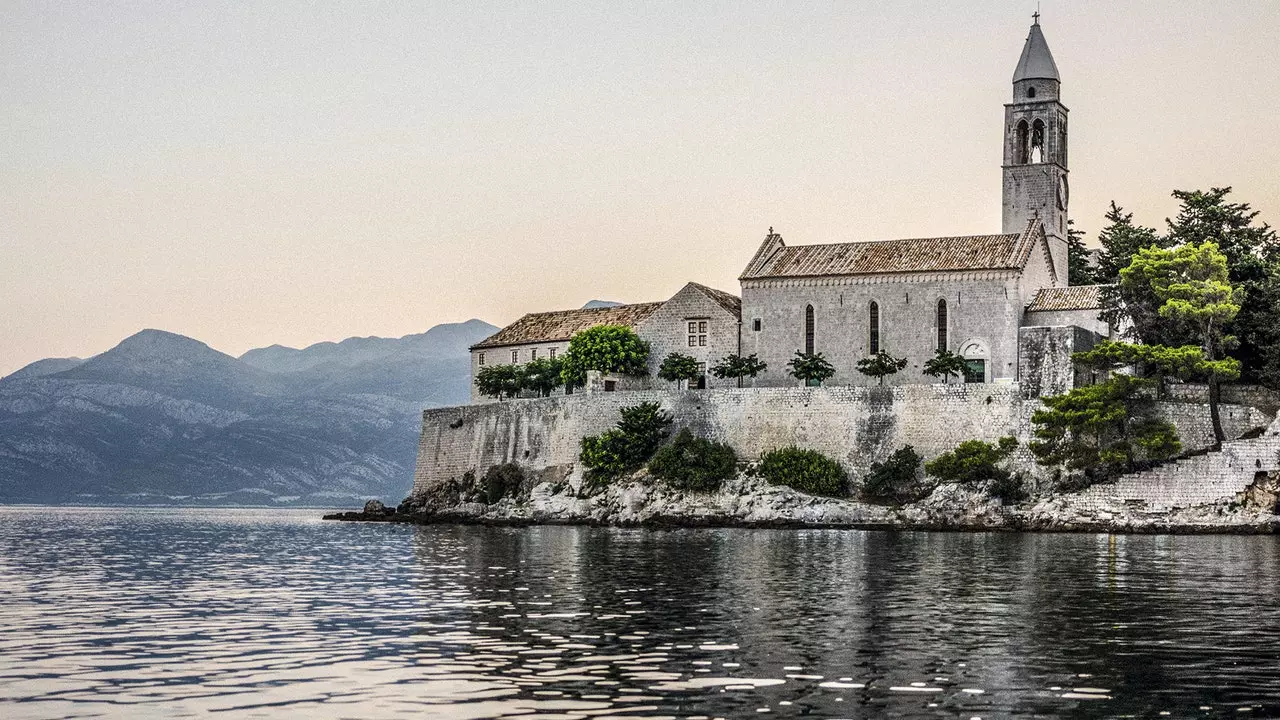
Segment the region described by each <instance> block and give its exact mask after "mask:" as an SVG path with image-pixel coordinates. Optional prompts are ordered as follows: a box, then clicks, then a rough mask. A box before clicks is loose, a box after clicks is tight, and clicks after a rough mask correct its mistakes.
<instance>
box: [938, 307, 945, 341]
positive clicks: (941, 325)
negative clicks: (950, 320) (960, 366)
mask: <svg viewBox="0 0 1280 720" xmlns="http://www.w3.org/2000/svg"><path fill="white" fill-rule="evenodd" d="M938 349H939V350H946V349H947V301H946V300H939V301H938Z"/></svg>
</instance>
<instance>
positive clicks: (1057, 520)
mask: <svg viewBox="0 0 1280 720" xmlns="http://www.w3.org/2000/svg"><path fill="white" fill-rule="evenodd" d="M1275 475H1276V474H1274V473H1272V474H1270V475H1268V476H1266V477H1265V478H1261V479H1259V481H1258V482H1257V483H1255V485H1254V486H1251V487H1250V488H1249V490H1247V491H1246V492H1244V493H1241V494H1240V496H1239V497H1237V498H1235V499H1234V500H1232V501H1230V502H1221V503H1217V504H1213V505H1200V506H1195V507H1187V508H1175V509H1173V510H1169V511H1162V512H1153V511H1146V510H1144V509H1143V508H1142V507H1140V506H1139V507H1135V506H1132V505H1129V504H1126V503H1120V502H1116V503H1109V504H1106V503H1104V504H1101V505H1100V504H1099V503H1098V502H1097V500H1096V498H1093V499H1091V500H1090V501H1089V502H1085V501H1084V499H1083V497H1082V496H1081V495H1079V494H1073V493H1066V494H1058V495H1049V496H1042V497H1037V498H1032V499H1031V500H1029V501H1027V502H1024V503H1020V504H1015V505H1005V504H1002V503H1001V501H1000V500H998V499H994V498H992V497H990V496H989V494H988V493H987V491H986V488H983V487H962V486H959V485H954V484H943V485H940V486H938V487H936V488H935V489H934V490H933V491H932V492H931V493H930V494H929V495H928V496H927V497H925V498H924V499H922V500H920V501H917V502H913V503H908V504H905V505H900V506H893V505H879V504H872V503H866V502H859V501H856V500H852V499H844V498H830V497H817V496H812V495H806V494H804V493H801V492H798V491H796V490H792V489H791V488H787V487H782V486H777V485H770V484H768V483H766V482H765V481H764V480H763V479H761V478H759V477H758V476H754V475H750V474H747V473H740V474H739V475H738V476H737V477H736V478H733V479H732V480H730V481H728V482H726V483H725V484H724V485H723V486H722V487H721V489H720V490H719V491H717V492H714V493H695V492H682V491H678V490H674V489H671V488H669V487H667V486H665V485H663V484H662V483H659V482H657V481H655V480H654V479H652V478H650V477H649V476H648V475H646V474H645V473H643V472H640V473H637V474H636V475H633V476H631V477H630V478H627V479H626V480H624V481H623V482H619V483H615V484H612V485H610V486H608V487H606V488H604V489H603V490H601V491H599V492H597V493H595V494H584V492H583V491H582V488H581V487H580V486H579V485H580V484H579V483H573V482H570V478H568V477H567V476H566V477H561V478H558V479H556V478H552V479H546V478H540V477H534V478H530V479H529V480H527V481H526V482H525V483H524V485H523V486H522V487H521V488H518V489H516V490H515V491H514V492H513V493H511V495H512V496H511V497H503V498H501V499H498V500H497V501H496V502H493V503H487V502H484V499H485V498H484V497H483V493H481V492H479V491H478V490H476V489H475V488H474V487H467V486H465V485H463V484H461V483H454V484H451V485H446V486H443V487H440V488H437V489H436V490H435V491H434V492H431V493H426V494H421V495H417V496H411V497H409V498H407V499H406V500H405V501H404V502H402V503H401V504H400V505H399V506H398V507H395V508H391V507H387V506H385V505H383V504H382V503H381V502H378V501H376V500H372V501H370V502H368V503H366V505H365V507H364V509H362V510H360V511H354V512H341V513H333V514H330V515H326V516H325V519H326V520H347V521H363V522H397V523H414V524H436V523H456V524H477V525H510V526H520V525H593V526H613V527H650V528H675V527H742V528H847V529H875V530H940V531H976V532H981V531H1029V532H1104V533H1181V534H1206V533H1234V534H1263V533H1266V534H1269V533H1277V532H1280V515H1277V514H1276V510H1277V500H1278V498H1280V477H1276V476H1275Z"/></svg>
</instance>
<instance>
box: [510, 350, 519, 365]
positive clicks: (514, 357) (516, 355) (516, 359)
mask: <svg viewBox="0 0 1280 720" xmlns="http://www.w3.org/2000/svg"><path fill="white" fill-rule="evenodd" d="M518 362H520V351H519V350H512V351H511V364H512V365H515V364H516V363H518Z"/></svg>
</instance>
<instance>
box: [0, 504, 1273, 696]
mask: <svg viewBox="0 0 1280 720" xmlns="http://www.w3.org/2000/svg"><path fill="white" fill-rule="evenodd" d="M318 515H319V513H317V512H315V511H300V512H299V511H289V512H284V513H280V512H267V511H254V510H115V509H111V510H101V509H49V510H34V509H31V508H0V717H3V718H6V719H9V718H28V717H31V718H54V717H119V718H144V717H150V718H171V717H183V716H190V715H203V714H207V713H218V714H220V715H222V716H225V717H308V718H370V717H441V718H490V717H515V716H520V717H539V718H601V717H611V716H616V717H628V718H640V717H646V718H647V717H692V716H708V717H729V718H741V717H752V716H758V715H760V714H764V713H771V714H773V715H775V716H795V715H810V716H814V717H945V718H971V717H982V718H994V717H1009V716H1026V717H1030V716H1070V717H1112V716H1121V715H1133V716H1139V717H1159V716H1160V713H1161V711H1167V712H1169V713H1171V714H1172V716H1173V717H1235V718H1242V717H1275V716H1277V715H1280V538H1277V537H1269V536H1268V537H1171V536H1166V537H1141V536H1132V537H1125V536H1121V537H1108V536H1104V535H1012V534H952V533H936V534H928V533H887V532H859V531H827V530H821V531H816V530H815V531H793V530H680V531H642V530H611V529H596V528H558V527H557V528H551V527H548V528H524V529H502V528H480V527H452V526H441V527H421V528H420V527H407V526H397V525H373V524H355V523H334V522H321V521H319V520H317V519H316V518H317V516H318Z"/></svg>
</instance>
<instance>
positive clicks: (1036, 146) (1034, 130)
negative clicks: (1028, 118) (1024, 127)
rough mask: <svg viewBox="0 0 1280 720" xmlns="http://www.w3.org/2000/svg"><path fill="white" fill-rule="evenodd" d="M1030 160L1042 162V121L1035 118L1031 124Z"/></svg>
mask: <svg viewBox="0 0 1280 720" xmlns="http://www.w3.org/2000/svg"><path fill="white" fill-rule="evenodd" d="M1031 162H1032V163H1033V164H1035V163H1042V162H1044V121H1043V120H1037V121H1035V123H1034V124H1032V126H1031Z"/></svg>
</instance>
